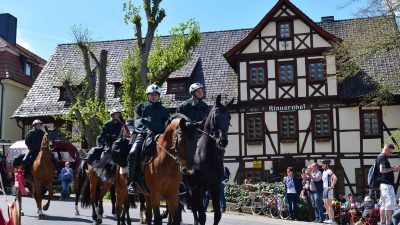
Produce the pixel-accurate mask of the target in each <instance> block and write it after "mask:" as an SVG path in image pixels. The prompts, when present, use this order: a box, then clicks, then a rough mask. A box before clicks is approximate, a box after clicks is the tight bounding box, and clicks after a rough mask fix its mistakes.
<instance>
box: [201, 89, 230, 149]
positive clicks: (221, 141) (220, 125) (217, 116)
mask: <svg viewBox="0 0 400 225" xmlns="http://www.w3.org/2000/svg"><path fill="white" fill-rule="evenodd" d="M234 100H235V99H234V98H232V100H231V101H230V102H229V103H227V104H223V103H221V95H218V96H217V99H216V102H215V105H214V107H213V108H212V110H211V112H210V114H209V118H207V120H209V129H210V130H209V133H211V134H214V137H215V140H216V144H217V147H218V148H220V149H224V148H225V147H226V146H227V145H228V130H229V126H230V121H231V115H230V113H229V107H230V106H231V105H232V104H233V101H234Z"/></svg>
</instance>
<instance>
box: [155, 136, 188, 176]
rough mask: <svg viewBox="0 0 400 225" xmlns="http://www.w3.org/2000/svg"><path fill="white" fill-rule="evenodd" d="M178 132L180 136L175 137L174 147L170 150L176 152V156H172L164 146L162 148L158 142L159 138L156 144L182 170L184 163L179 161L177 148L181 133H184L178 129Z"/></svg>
mask: <svg viewBox="0 0 400 225" xmlns="http://www.w3.org/2000/svg"><path fill="white" fill-rule="evenodd" d="M176 132H177V133H178V134H177V135H176V136H175V137H174V140H173V142H174V145H173V146H172V148H171V149H170V150H175V152H176V155H173V154H171V153H170V152H169V151H168V150H167V149H165V148H164V146H162V145H161V144H160V142H158V138H157V139H156V143H157V144H158V145H159V146H160V147H161V149H162V150H163V151H164V152H165V153H167V155H168V156H170V157H171V158H172V159H173V160H175V162H176V163H177V164H178V166H179V167H180V168H182V162H181V161H180V160H179V155H178V149H177V146H178V139H179V136H180V133H181V132H182V131H181V130H180V129H178V130H177V131H176Z"/></svg>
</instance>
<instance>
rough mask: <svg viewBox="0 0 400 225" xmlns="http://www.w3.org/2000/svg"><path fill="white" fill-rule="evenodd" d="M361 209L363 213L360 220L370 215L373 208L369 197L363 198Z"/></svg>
mask: <svg viewBox="0 0 400 225" xmlns="http://www.w3.org/2000/svg"><path fill="white" fill-rule="evenodd" d="M361 208H364V210H363V213H362V215H361V217H362V218H364V217H366V216H368V215H369V214H371V212H372V209H373V208H374V203H373V201H372V199H371V197H369V196H365V198H364V202H363V203H362V204H361Z"/></svg>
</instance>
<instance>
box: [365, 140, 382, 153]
mask: <svg viewBox="0 0 400 225" xmlns="http://www.w3.org/2000/svg"><path fill="white" fill-rule="evenodd" d="M363 150H364V152H372V153H374V152H375V153H377V154H378V153H379V152H380V151H381V139H380V138H373V139H363Z"/></svg>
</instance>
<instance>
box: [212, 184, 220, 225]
mask: <svg viewBox="0 0 400 225" xmlns="http://www.w3.org/2000/svg"><path fill="white" fill-rule="evenodd" d="M210 195H211V200H212V205H213V209H214V225H218V223H219V221H220V220H221V201H220V200H221V193H220V189H219V187H218V188H215V190H212V191H210Z"/></svg>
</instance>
